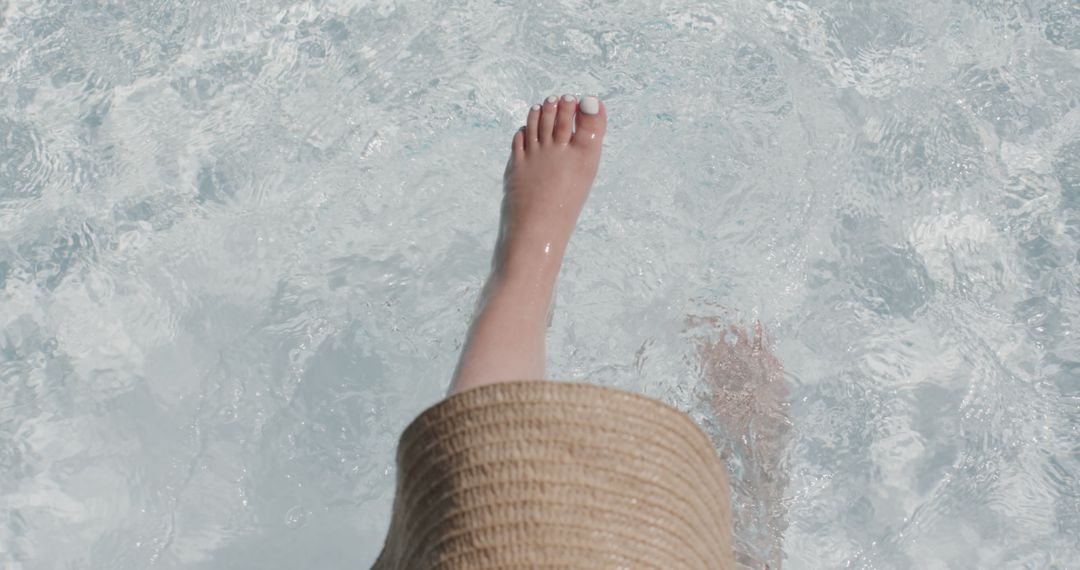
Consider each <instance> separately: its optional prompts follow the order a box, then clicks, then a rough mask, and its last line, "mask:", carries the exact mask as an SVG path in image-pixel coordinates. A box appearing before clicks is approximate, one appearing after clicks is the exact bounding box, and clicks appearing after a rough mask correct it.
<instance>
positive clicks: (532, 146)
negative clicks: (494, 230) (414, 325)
mask: <svg viewBox="0 0 1080 570" xmlns="http://www.w3.org/2000/svg"><path fill="white" fill-rule="evenodd" d="M606 125H607V115H606V113H605V112H604V106H603V104H602V103H601V102H600V101H599V99H597V98H596V97H585V98H584V99H582V100H581V103H580V104H579V103H578V101H577V99H575V98H574V97H573V96H572V95H564V96H562V97H561V98H560V97H555V96H551V97H548V98H547V100H546V101H544V103H543V104H542V105H534V106H533V107H532V109H530V110H529V115H528V118H527V120H526V125H525V126H524V127H521V129H519V130H518V132H517V133H516V134H515V135H514V141H513V147H512V150H511V153H510V160H509V162H508V163H507V165H506V174H505V176H504V178H505V185H506V187H505V195H504V199H503V209H502V221H501V225H500V231H499V243H498V246H497V249H496V257H495V265H496V270H500V271H501V270H504V269H510V270H513V269H516V268H518V267H520V268H521V269H522V270H525V271H531V270H535V269H540V268H555V269H557V268H558V266H559V264H560V263H561V262H562V256H563V253H564V252H565V250H566V245H567V243H568V242H569V241H570V234H572V233H573V231H574V226H575V225H576V223H577V218H578V214H579V213H580V212H581V207H582V205H583V204H584V203H585V198H586V197H588V195H589V188H590V187H591V186H592V182H593V178H595V177H596V169H597V167H598V166H599V164H600V148H601V146H602V143H603V139H604V130H605V128H606Z"/></svg>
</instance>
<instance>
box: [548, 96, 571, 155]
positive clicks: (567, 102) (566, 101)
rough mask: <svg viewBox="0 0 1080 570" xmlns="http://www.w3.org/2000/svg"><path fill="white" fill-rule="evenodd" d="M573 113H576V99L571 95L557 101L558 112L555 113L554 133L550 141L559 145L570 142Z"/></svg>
mask: <svg viewBox="0 0 1080 570" xmlns="http://www.w3.org/2000/svg"><path fill="white" fill-rule="evenodd" d="M574 113H577V99H575V98H574V96H573V95H563V97H562V101H559V110H558V111H556V113H555V132H554V133H553V134H552V137H551V138H552V140H554V141H555V142H557V143H559V144H566V143H568V142H570V136H571V135H573V134H574Z"/></svg>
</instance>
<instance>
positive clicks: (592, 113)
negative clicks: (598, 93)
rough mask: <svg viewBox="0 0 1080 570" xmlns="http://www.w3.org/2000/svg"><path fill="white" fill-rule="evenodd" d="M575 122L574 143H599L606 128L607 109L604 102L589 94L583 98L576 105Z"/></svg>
mask: <svg viewBox="0 0 1080 570" xmlns="http://www.w3.org/2000/svg"><path fill="white" fill-rule="evenodd" d="M576 123H577V124H576V128H575V129H574V138H573V143H574V144H581V145H593V144H600V142H601V141H603V140H604V131H605V130H606V129H607V110H606V109H605V108H604V103H603V102H602V101H600V100H599V99H597V98H596V97H593V96H591V95H590V96H588V97H585V98H583V99H582V100H581V103H580V104H579V105H578V113H577V117H576Z"/></svg>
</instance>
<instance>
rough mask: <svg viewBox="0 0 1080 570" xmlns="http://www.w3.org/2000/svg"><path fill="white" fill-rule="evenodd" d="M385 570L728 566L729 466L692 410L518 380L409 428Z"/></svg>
mask: <svg viewBox="0 0 1080 570" xmlns="http://www.w3.org/2000/svg"><path fill="white" fill-rule="evenodd" d="M397 460H398V482H397V494H396V496H395V499H394V514H393V519H392V521H391V525H390V531H389V534H388V536H387V539H386V544H385V546H384V548H383V552H382V555H381V556H380V557H379V560H378V561H377V562H376V563H375V566H374V569H375V570H397V569H424V570H428V569H430V570H459V569H461V570H464V569H469V570H473V569H479V570H488V569H496V568H502V569H511V568H514V569H517V568H525V569H529V568H665V569H682V568H686V569H699V568H700V569H711V570H717V569H726V568H732V567H733V566H734V564H733V562H732V556H731V542H730V541H731V529H730V512H729V505H728V497H729V491H728V486H727V480H726V477H725V474H724V467H723V464H722V463H721V461H720V459H719V458H718V457H717V456H716V454H715V452H714V451H713V449H712V447H711V446H710V445H709V442H708V440H707V438H706V437H705V435H704V434H703V433H702V432H701V431H700V430H699V429H698V428H697V426H696V425H694V423H693V422H692V421H691V420H690V418H689V417H687V416H686V415H685V414H683V413H682V412H679V411H678V410H675V409H674V408H671V407H669V406H667V405H665V404H662V403H660V402H657V401H654V400H651V399H649V398H645V397H643V396H640V395H636V394H631V393H629V392H623V391H619V390H613V389H610V388H604V387H600V386H592V385H586V384H570V383H564V382H509V383H500V384H493V385H489V386H484V387H481V388H475V389H473V390H469V391H466V392H463V393H460V394H457V395H455V396H451V397H450V398H447V399H446V400H444V401H443V402H441V403H439V404H437V405H435V406H434V407H432V408H430V409H428V410H427V411H425V412H424V413H423V414H421V415H420V416H419V417H418V418H417V419H416V420H415V421H413V423H412V424H410V425H409V427H408V428H406V430H405V433H404V434H403V435H402V437H401V442H400V445H399V447H398V457H397Z"/></svg>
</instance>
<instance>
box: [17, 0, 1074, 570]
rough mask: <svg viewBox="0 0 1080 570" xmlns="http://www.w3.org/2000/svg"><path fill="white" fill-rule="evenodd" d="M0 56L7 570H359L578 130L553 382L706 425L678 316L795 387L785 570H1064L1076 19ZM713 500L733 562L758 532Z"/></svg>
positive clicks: (344, 24) (353, 10) (358, 15)
mask: <svg viewBox="0 0 1080 570" xmlns="http://www.w3.org/2000/svg"><path fill="white" fill-rule="evenodd" d="M0 17H2V22H0V76H2V78H3V79H2V81H0V566H2V567H4V568H5V569H13V570H30V569H54V568H67V569H76V568H78V569H82V568H110V569H112V568H119V569H129V568H130V569H144V568H148V567H154V568H193V569H196V568H301V567H308V568H311V567H321V568H358V567H366V566H367V565H368V564H370V563H371V561H372V560H373V559H374V557H375V555H376V553H377V551H378V549H379V547H380V545H381V541H382V535H383V532H384V530H385V528H386V526H387V515H388V512H389V506H390V501H391V498H392V492H393V480H394V468H393V453H394V448H395V443H396V438H397V436H398V434H399V432H400V430H401V429H402V428H403V427H404V426H405V425H406V423H407V422H408V421H409V420H410V419H411V418H412V417H413V416H414V415H415V414H416V413H417V412H419V411H420V410H421V409H423V408H424V407H426V406H428V405H430V404H432V403H434V402H435V401H437V400H438V399H439V398H440V396H441V395H442V394H443V392H444V389H445V387H446V385H447V384H448V380H449V373H450V371H451V369H452V367H453V364H454V362H455V359H456V356H457V352H458V349H459V348H460V344H461V341H462V337H463V335H464V332H465V327H466V321H467V318H468V317H469V315H470V313H471V311H472V306H473V302H474V299H475V296H476V293H477V290H478V288H479V286H480V285H481V282H482V279H483V277H484V272H485V271H486V269H487V264H488V259H489V254H488V251H489V248H490V246H491V244H492V242H493V239H494V234H495V224H496V216H497V214H498V207H497V204H498V199H499V192H500V186H499V184H500V178H501V174H502V168H503V164H504V160H505V156H506V153H507V149H508V146H509V141H510V136H511V134H512V133H513V130H514V129H515V128H516V127H517V126H518V125H519V124H520V122H521V120H522V117H523V116H524V112H525V110H526V108H527V106H528V105H529V104H531V103H532V102H535V101H537V100H539V99H540V98H542V97H544V96H546V95H549V94H552V93H562V92H566V91H569V92H573V93H579V94H585V93H596V94H599V95H600V96H602V97H603V98H604V99H605V100H606V101H607V105H608V110H609V112H610V116H611V126H610V131H609V137H608V141H607V146H606V155H605V158H604V162H603V164H602V166H601V171H600V175H599V178H598V180H597V183H596V186H595V188H594V192H593V195H592V197H591V198H590V201H589V204H588V205H587V208H586V211H585V212H584V214H583V216H582V219H581V224H580V230H579V232H578V234H577V235H576V237H575V239H574V242H573V244H572V250H571V253H570V258H569V260H568V261H567V264H566V267H565V270H564V279H563V281H562V282H561V283H560V286H559V291H558V300H557V303H558V310H557V313H556V315H555V319H554V322H553V324H552V327H551V334H550V343H549V347H550V373H551V374H552V375H554V376H557V377H562V378H572V379H580V378H589V379H592V380H594V381H597V382H604V383H608V384H612V385H616V386H621V387H624V388H629V389H633V390H638V391H641V392H644V393H647V394H650V395H653V396H657V397H660V398H663V399H665V400H667V401H669V402H672V403H674V404H676V405H679V406H681V407H682V408H684V409H686V410H688V411H691V412H693V413H694V415H695V416H696V417H698V418H699V419H700V420H701V421H702V422H703V424H706V425H708V423H709V420H708V418H707V414H706V408H705V407H703V406H702V405H701V399H700V393H701V390H700V385H701V381H700V379H699V378H697V377H696V376H695V373H694V370H695V364H694V362H693V358H692V351H691V348H690V346H691V342H690V340H691V339H690V338H689V336H688V333H686V332H685V331H684V328H685V326H684V322H685V319H686V316H687V315H701V314H703V313H707V312H708V311H711V310H714V309H712V308H711V307H714V306H715V305H722V306H724V307H728V308H731V309H732V310H734V311H736V314H735V316H734V317H733V318H735V319H741V320H743V321H744V322H749V321H750V320H752V319H754V318H760V319H761V320H762V321H763V322H764V323H765V324H766V326H767V327H769V328H770V329H771V331H772V333H773V334H774V336H775V337H776V339H777V340H776V353H777V355H778V356H779V357H780V358H781V360H783V361H784V364H785V366H786V370H787V376H788V381H789V383H790V386H789V391H790V393H789V396H788V398H789V401H790V414H791V421H792V426H793V427H792V431H791V434H790V440H789V441H788V443H787V447H786V451H785V455H784V459H783V462H782V464H783V468H784V471H785V473H786V475H785V478H786V479H787V483H786V484H785V485H784V486H783V489H782V499H781V500H782V502H783V506H784V509H786V511H787V514H786V521H787V523H786V524H787V528H786V531H784V532H783V536H782V538H783V550H784V552H785V553H786V560H785V561H784V564H785V567H787V568H809V569H813V568H841V567H845V568H880V569H887V568H928V569H937V568H1066V567H1071V566H1072V565H1074V564H1076V561H1077V560H1080V444H1078V442H1080V338H1078V337H1080V331H1078V330H1077V328H1076V327H1077V323H1078V322H1080V298H1078V297H1080V255H1078V252H1080V158H1078V157H1080V5H1078V4H1077V3H1076V2H1075V1H1073V0H1045V1H1037V0H1031V1H1027V2H1025V1H1011V0H968V1H943V2H938V1H930V0H918V1H912V2H884V1H874V2H811V3H804V2H798V1H788V0H784V1H778V0H774V1H769V2H764V1H752V2H736V1H728V2H702V1H695V0H665V1H663V2H658V1H655V0H634V1H620V2H615V1H601V0H561V1H554V0H538V1H533V2H512V1H510V0H502V1H486V2H485V1H480V0H455V1H449V0H448V1H439V2H421V1H415V2H405V1H394V0H352V1H345V0H340V1H317V0H313V1H309V2H291V1H275V0H266V1H236V0H225V1H220V2H217V1H216V2H206V1H194V2H192V1H181V0H143V1H138V2H117V1H108V0H97V1H90V0H79V1H74V2H69V1H60V0H26V1H22V0H14V1H8V2H0ZM736 463H737V462H736ZM733 464H735V463H733ZM735 477H736V481H735V483H736V494H737V502H738V503H739V504H740V505H742V507H741V508H740V515H739V520H740V521H743V522H740V527H739V530H738V533H739V537H740V544H741V545H742V546H740V548H741V549H743V550H745V551H747V552H748V550H747V549H752V548H754V546H753V545H754V544H755V543H763V542H761V541H759V540H758V539H757V538H755V537H757V536H761V535H769V534H770V533H773V534H776V532H777V531H776V530H775V529H770V528H764V527H761V526H760V525H756V524H755V523H753V522H752V521H753V520H755V518H754V517H753V516H750V515H747V513H750V512H751V511H753V509H754V508H756V507H755V506H754V501H755V496H756V495H755V493H759V492H760V490H759V489H754V488H752V485H747V484H745V482H743V481H741V480H740V479H739V473H738V472H736V473H735ZM751 514H752V513H751ZM759 518H760V517H759ZM746 521H750V522H746ZM766 542H767V541H766ZM744 553H745V552H744ZM750 554H753V553H752V552H751V553H750Z"/></svg>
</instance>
